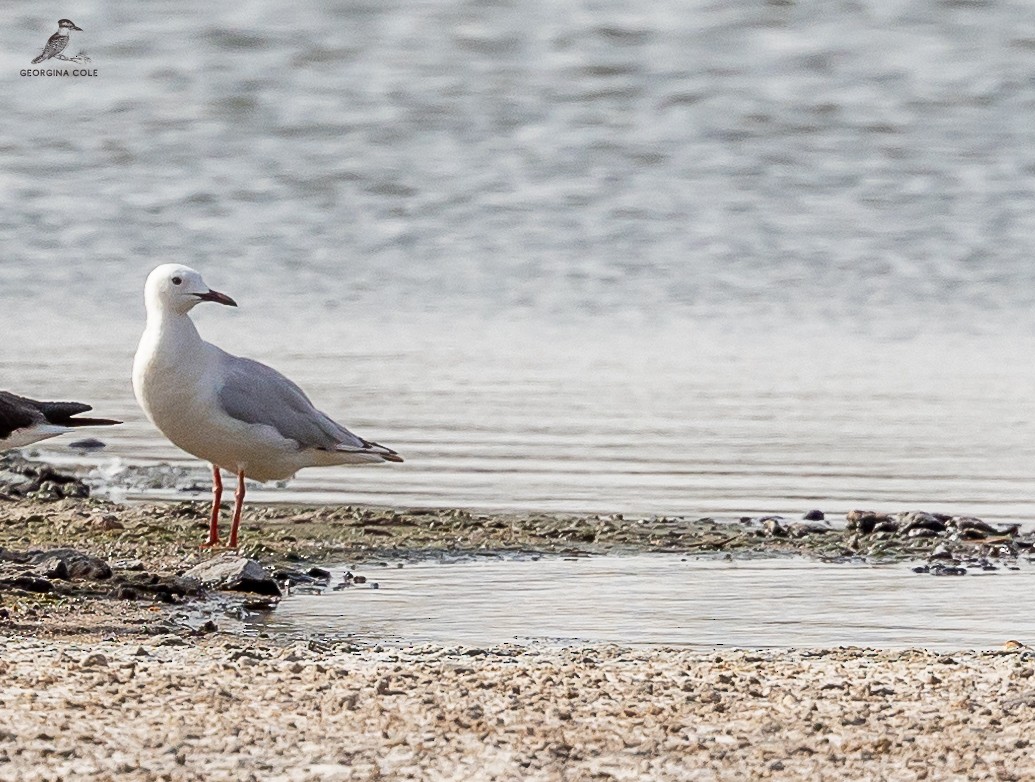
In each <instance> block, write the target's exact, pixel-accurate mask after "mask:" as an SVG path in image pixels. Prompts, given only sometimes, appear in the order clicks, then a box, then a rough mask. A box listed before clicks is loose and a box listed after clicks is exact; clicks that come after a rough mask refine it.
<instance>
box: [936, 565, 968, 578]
mask: <svg viewBox="0 0 1035 782" xmlns="http://www.w3.org/2000/svg"><path fill="white" fill-rule="evenodd" d="M930 572H931V575H932V576H965V575H967V569H966V568H964V567H955V566H952V565H931V571H930Z"/></svg>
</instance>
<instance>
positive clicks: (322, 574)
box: [306, 567, 331, 581]
mask: <svg viewBox="0 0 1035 782" xmlns="http://www.w3.org/2000/svg"><path fill="white" fill-rule="evenodd" d="M306 575H307V576H309V577H311V578H315V579H319V580H320V581H330V580H331V571H329V570H324V569H323V568H322V567H311V568H309V570H307V571H306Z"/></svg>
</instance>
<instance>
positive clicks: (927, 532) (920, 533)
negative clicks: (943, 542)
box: [906, 527, 938, 538]
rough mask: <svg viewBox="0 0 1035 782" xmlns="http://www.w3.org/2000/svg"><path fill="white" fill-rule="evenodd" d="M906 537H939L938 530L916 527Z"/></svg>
mask: <svg viewBox="0 0 1035 782" xmlns="http://www.w3.org/2000/svg"><path fill="white" fill-rule="evenodd" d="M906 535H907V536H908V537H910V538H936V537H938V530H933V529H928V528H927V527H914V528H913V529H911V530H909V531H908V532H907V533H906Z"/></svg>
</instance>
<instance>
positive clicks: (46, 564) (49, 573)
mask: <svg viewBox="0 0 1035 782" xmlns="http://www.w3.org/2000/svg"><path fill="white" fill-rule="evenodd" d="M36 570H37V571H38V572H39V573H40V575H42V576H43V577H44V578H58V579H61V580H62V581H65V580H67V579H68V565H66V564H65V560H63V559H59V558H58V557H50V558H48V559H45V560H43V561H42V562H40V563H39V564H38V565H36Z"/></svg>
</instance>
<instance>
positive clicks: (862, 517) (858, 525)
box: [845, 510, 892, 535]
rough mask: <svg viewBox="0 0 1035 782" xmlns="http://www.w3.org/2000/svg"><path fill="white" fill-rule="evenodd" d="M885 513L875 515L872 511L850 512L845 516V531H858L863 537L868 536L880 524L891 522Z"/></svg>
mask: <svg viewBox="0 0 1035 782" xmlns="http://www.w3.org/2000/svg"><path fill="white" fill-rule="evenodd" d="M891 520H892V519H891V516H889V515H888V514H887V513H877V512H876V511H872V510H852V511H849V512H848V515H847V516H845V521H846V522H847V524H846V529H849V530H859V532H861V533H862V534H863V535H869V534H870V533H871V532H873V528H874V527H875V526H877V524H879V523H880V522H884V521H891Z"/></svg>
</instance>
